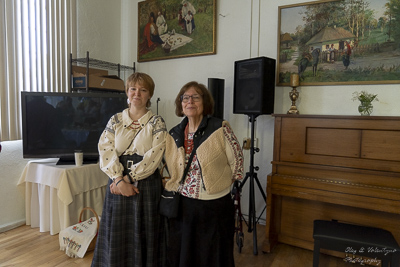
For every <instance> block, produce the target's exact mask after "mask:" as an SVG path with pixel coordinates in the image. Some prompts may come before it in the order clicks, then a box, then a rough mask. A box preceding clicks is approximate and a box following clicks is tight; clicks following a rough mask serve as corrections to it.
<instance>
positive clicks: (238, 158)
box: [223, 124, 243, 180]
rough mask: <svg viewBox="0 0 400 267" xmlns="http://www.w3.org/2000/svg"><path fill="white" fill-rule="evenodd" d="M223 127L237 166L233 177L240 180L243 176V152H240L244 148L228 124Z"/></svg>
mask: <svg viewBox="0 0 400 267" xmlns="http://www.w3.org/2000/svg"><path fill="white" fill-rule="evenodd" d="M223 129H224V135H225V138H226V139H227V140H228V142H229V144H230V145H231V147H232V151H233V153H234V157H235V166H234V171H233V173H232V179H236V180H240V179H242V178H243V154H242V153H240V151H241V150H242V149H241V147H240V143H239V141H238V140H237V138H236V136H235V134H234V133H233V131H232V129H231V128H230V127H229V126H228V125H226V124H225V125H224V128H223Z"/></svg>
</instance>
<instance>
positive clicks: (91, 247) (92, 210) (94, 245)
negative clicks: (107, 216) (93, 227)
mask: <svg viewBox="0 0 400 267" xmlns="http://www.w3.org/2000/svg"><path fill="white" fill-rule="evenodd" d="M85 210H90V211H91V212H92V213H93V214H94V215H95V216H96V220H97V233H96V235H95V236H94V238H93V240H92V242H90V245H89V247H88V249H87V250H86V252H89V251H92V250H94V248H95V247H96V241H97V234H98V233H99V227H100V219H99V216H98V215H97V213H96V211H95V210H94V209H92V208H90V207H86V208H83V209H82V211H81V214H79V223H81V222H82V214H83V212H84V211H85Z"/></svg>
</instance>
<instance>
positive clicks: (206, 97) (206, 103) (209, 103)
mask: <svg viewBox="0 0 400 267" xmlns="http://www.w3.org/2000/svg"><path fill="white" fill-rule="evenodd" d="M190 88H193V89H194V90H196V92H197V93H198V94H199V95H201V96H202V98H203V116H207V115H213V114H214V98H213V97H212V95H211V93H210V91H209V90H208V89H207V87H206V86H205V85H204V84H201V83H198V82H195V81H192V82H188V83H187V84H185V85H184V86H183V87H182V89H181V90H180V91H179V93H178V95H177V96H176V98H175V114H176V116H178V117H183V116H185V114H183V108H182V100H181V96H183V94H184V93H185V92H186V91H188V90H189V89H190Z"/></svg>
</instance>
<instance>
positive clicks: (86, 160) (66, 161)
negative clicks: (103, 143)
mask: <svg viewBox="0 0 400 267" xmlns="http://www.w3.org/2000/svg"><path fill="white" fill-rule="evenodd" d="M98 161H99V158H98V157H85V156H83V164H96V163H97V162H98ZM56 165H75V158H71V157H61V158H60V159H59V160H58V161H57V164H56Z"/></svg>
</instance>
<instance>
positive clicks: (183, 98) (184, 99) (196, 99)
mask: <svg viewBox="0 0 400 267" xmlns="http://www.w3.org/2000/svg"><path fill="white" fill-rule="evenodd" d="M190 98H192V100H193V102H199V101H200V100H201V95H181V101H182V102H183V103H187V102H189V99H190Z"/></svg>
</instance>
